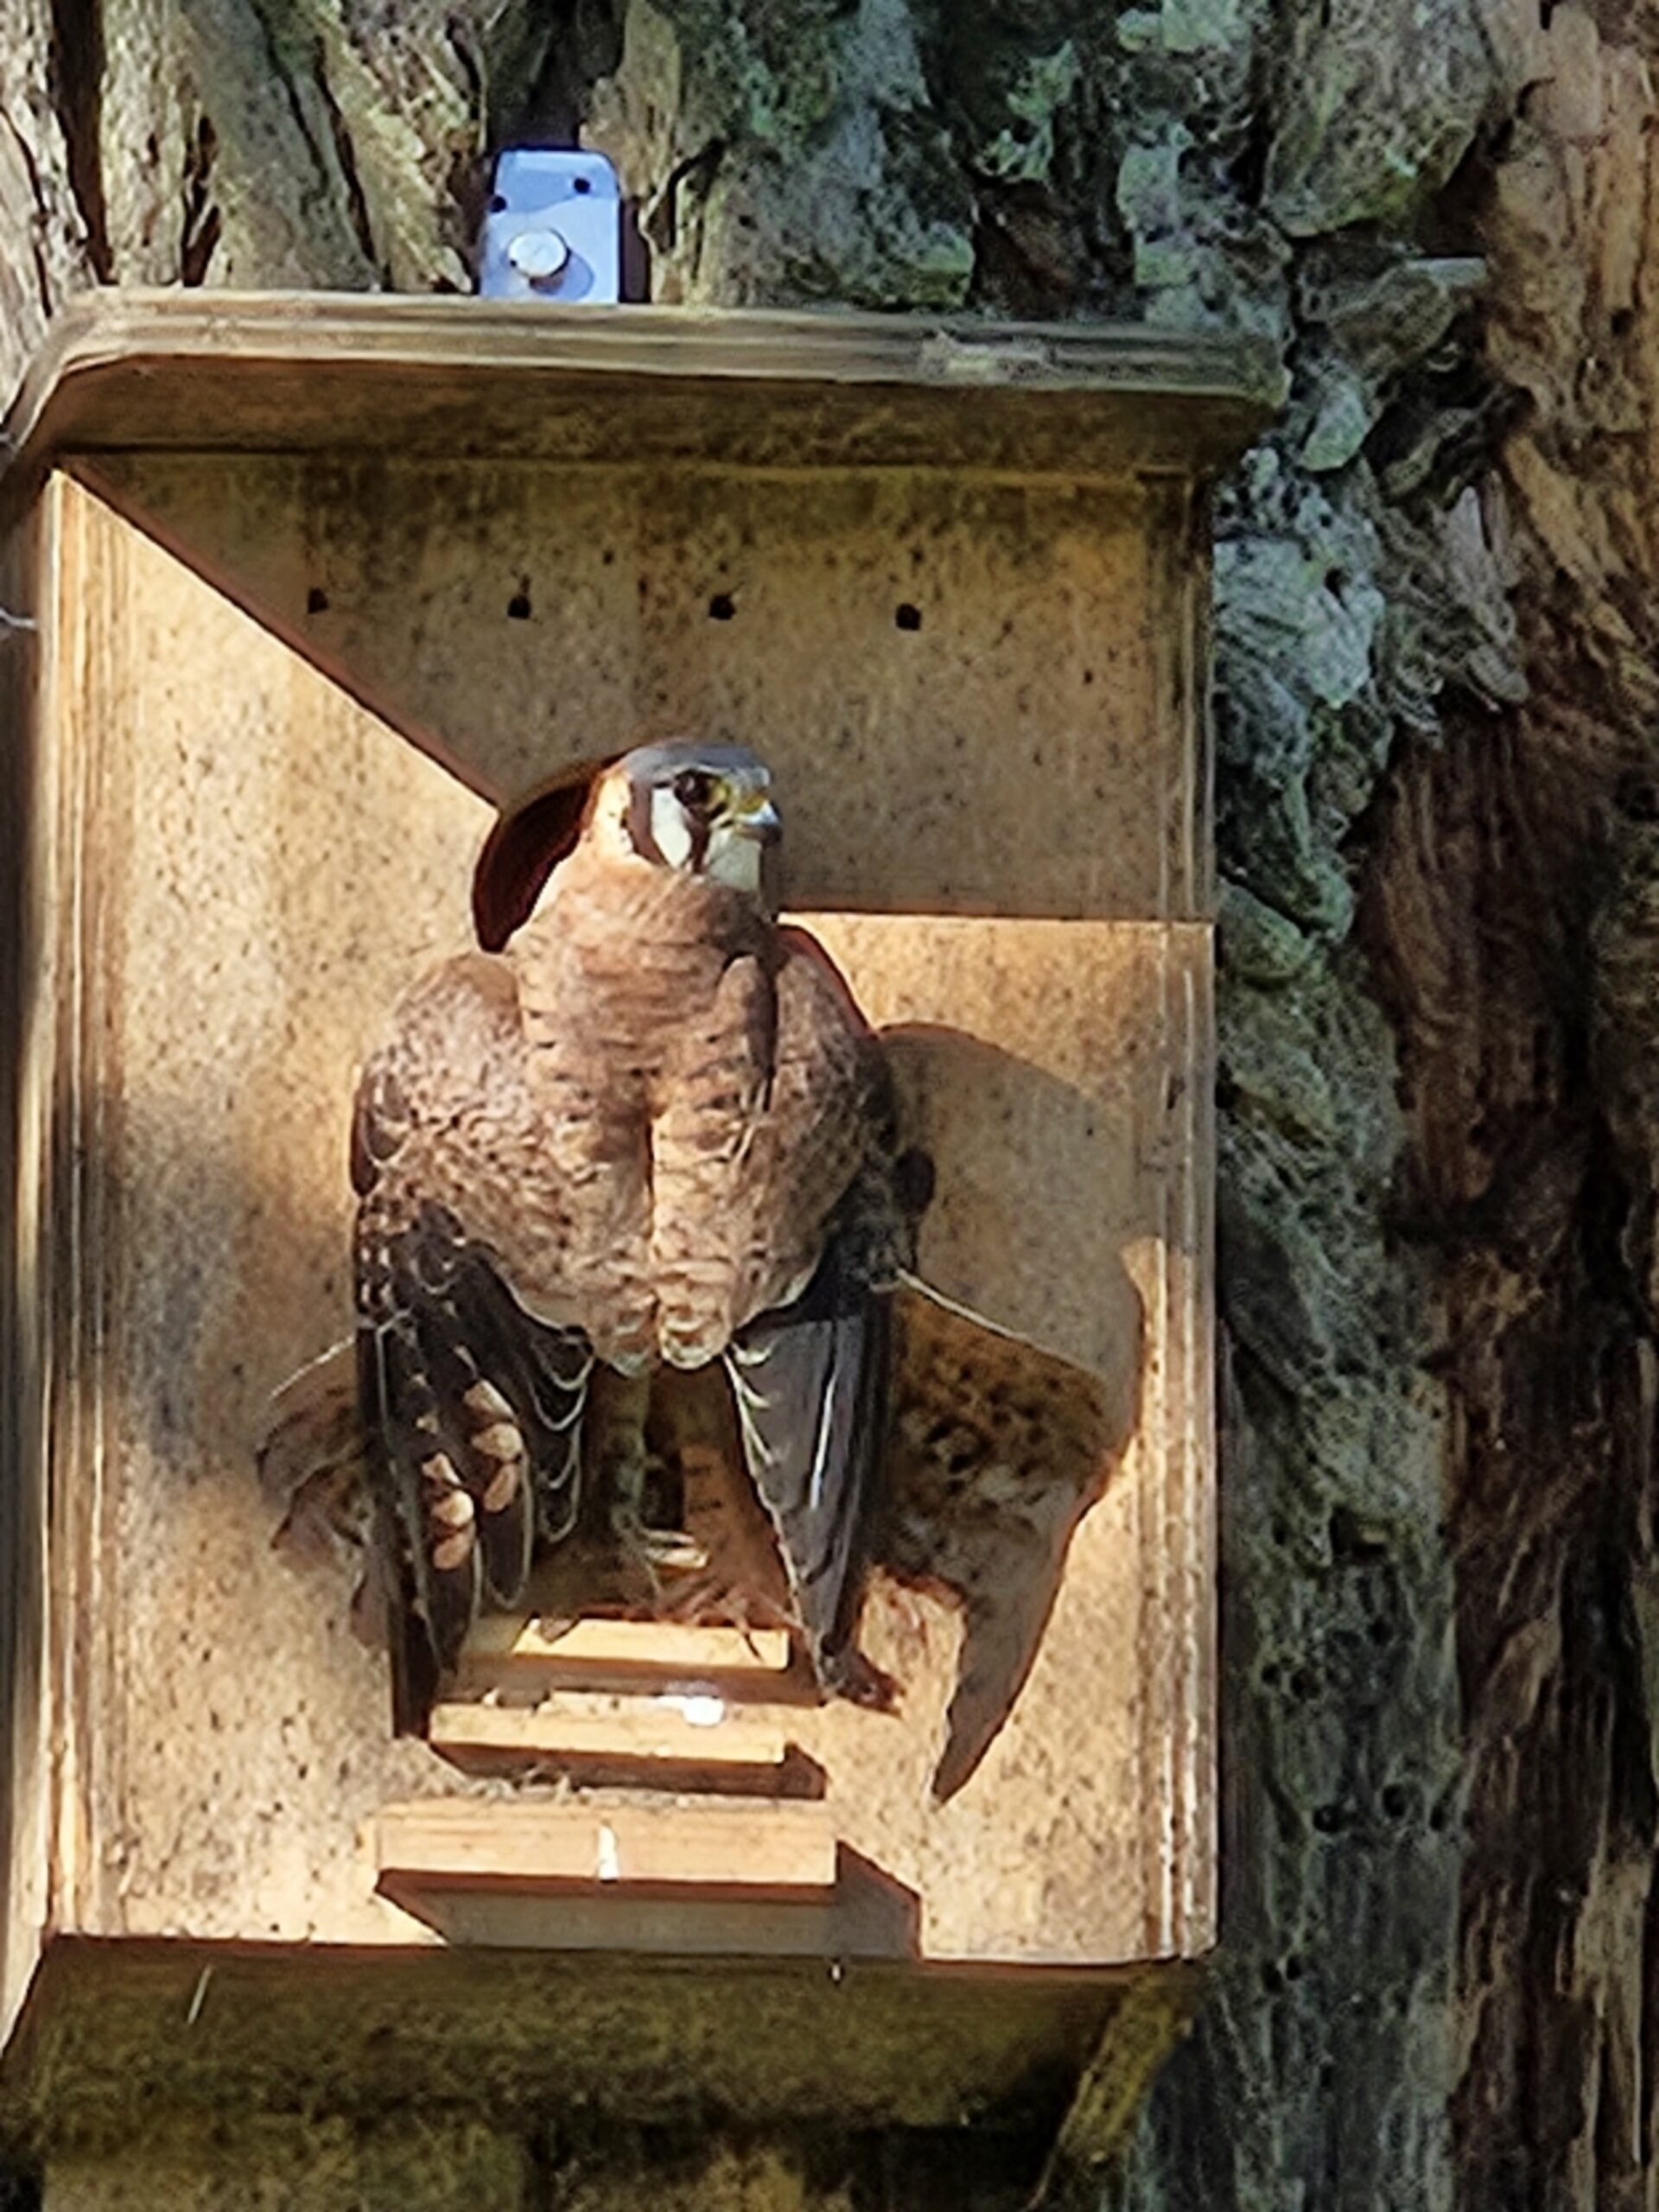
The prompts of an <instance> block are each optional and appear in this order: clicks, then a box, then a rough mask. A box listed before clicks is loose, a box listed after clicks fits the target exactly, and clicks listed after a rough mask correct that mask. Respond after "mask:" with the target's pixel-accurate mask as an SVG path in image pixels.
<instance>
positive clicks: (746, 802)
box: [730, 791, 784, 845]
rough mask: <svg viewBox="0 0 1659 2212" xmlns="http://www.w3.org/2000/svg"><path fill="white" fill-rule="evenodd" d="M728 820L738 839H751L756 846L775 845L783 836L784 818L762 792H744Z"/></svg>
mask: <svg viewBox="0 0 1659 2212" xmlns="http://www.w3.org/2000/svg"><path fill="white" fill-rule="evenodd" d="M730 820H731V826H732V828H733V829H734V830H735V831H736V833H737V835H738V836H740V837H752V838H753V840H754V842H755V843H756V844H757V845H775V844H776V843H777V842H778V840H779V837H780V836H782V835H783V829H784V817H782V815H781V814H779V811H778V810H777V808H776V807H775V806H774V805H773V804H772V800H771V799H770V798H768V797H767V795H766V792H765V791H747V792H745V793H744V794H743V796H742V797H741V798H740V799H739V800H738V802H737V804H735V805H734V807H733V809H732V811H731V817H730Z"/></svg>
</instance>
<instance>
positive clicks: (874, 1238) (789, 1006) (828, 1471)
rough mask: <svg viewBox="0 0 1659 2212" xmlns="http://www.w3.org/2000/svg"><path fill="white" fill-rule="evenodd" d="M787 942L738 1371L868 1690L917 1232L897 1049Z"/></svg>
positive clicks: (795, 1574) (839, 1672)
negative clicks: (870, 1600)
mask: <svg viewBox="0 0 1659 2212" xmlns="http://www.w3.org/2000/svg"><path fill="white" fill-rule="evenodd" d="M780 936H781V938H783V956H784V957H783V959H782V961H781V963H780V965H779V971H778V976H777V1024H776V1029H777V1038H776V1046H775V1061H774V1065H773V1070H772V1087H771V1095H770V1097H769V1100H768V1102H767V1105H766V1110H765V1112H764V1113H763V1114H762V1115H761V1116H760V1120H759V1123H758V1126H757V1129H756V1133H755V1137H754V1141H753V1146H752V1149H751V1160H750V1166H751V1173H750V1176H749V1179H748V1183H749V1187H748V1190H747V1194H746V1195H747V1203H748V1205H749V1207H750V1209H751V1230H752V1235H753V1243H754V1254H755V1265H754V1269H753V1275H754V1281H755V1283H756V1285H757V1287H759V1288H760V1291H761V1293H762V1294H763V1295H766V1294H769V1298H770V1302H768V1303H766V1304H764V1305H762V1306H760V1310H759V1311H752V1312H751V1313H748V1314H747V1315H745V1316H744V1317H742V1319H741V1325H740V1326H739V1327H738V1328H737V1330H736V1331H735V1332H734V1336H733V1338H732V1341H731V1344H730V1345H729V1347H728V1351H727V1354H726V1364H727V1370H728V1374H729V1376H730V1377H731V1383H732V1388H733V1392H734V1396H735V1398H736V1401H737V1408H738V1415H739V1425H740V1429H741V1438H742V1447H743V1454H744V1459H745V1463H746V1465H747V1471H748V1473H749V1476H750V1478H751V1480H752V1481H753V1484H754V1486H755V1489H756V1491H758V1492H759V1494H760V1498H761V1500H762V1502H763V1503H764V1504H765V1506H766V1510H767V1512H768V1514H769V1515H770V1516H771V1518H772V1523H773V1525H774V1527H775V1528H776V1529H777V1532H778V1539H779V1549H780V1550H781V1552H782V1554H783V1558H784V1564H785V1570H786V1573H787V1574H788V1577H789V1582H790V1588H791V1597H792V1599H793V1600H794V1604H795V1608H796V1611H797V1614H798V1618H799V1621H800V1625H801V1628H802V1630H803V1631H804V1635H805V1637H806V1640H807V1643H808V1647H809V1649H810V1653H811V1656H812V1659H813V1663H814V1667H815V1669H816V1670H817V1675H818V1678H819V1681H820V1683H821V1684H822V1685H823V1687H824V1688H834V1689H837V1690H840V1691H842V1693H843V1694H847V1693H852V1694H857V1692H858V1691H859V1689H860V1688H861V1686H862V1685H861V1680H860V1677H859V1674H858V1669H857V1665H856V1662H855V1657H854V1656H853V1654H852V1649H851V1642H852V1637H853V1634H854V1630H855V1626H856V1618H855V1616H856V1605H857V1599H858V1594H859V1588H860V1582H861V1571H862V1567H863V1556H864V1550H865V1546H866V1543H867V1541H868V1529H869V1522H870V1504H871V1491H872V1484H873V1481H874V1477H875V1475H876V1473H877V1471H878V1470H879V1466H880V1459H881V1454H882V1451H883V1448H884V1445H885V1441H886V1430H887V1380H888V1366H889V1344H890V1323H889V1314H888V1302H889V1294H890V1292H891V1289H892V1287H893V1280H894V1277H895V1272H896V1270H897V1268H899V1267H900V1266H902V1265H906V1264H908V1262H909V1260H910V1258H911V1256H912V1245H913V1238H914V1222H913V1220H912V1219H909V1218H907V1217H906V1214H905V1211H904V1207H903V1205H902V1203H901V1198H900V1195H899V1177H898V1175H897V1172H896V1167H895V1161H894V1127H893V1100H892V1094H891V1086H890V1083H889V1080H888V1077H887V1067H886V1062H885V1060H884V1058H883V1056H882V1053H881V1051H880V1046H879V1045H878V1043H877V1042H876V1040H875V1039H874V1036H873V1035H872V1034H871V1033H870V1030H869V1028H868V1024H867V1023H866V1022H865V1021H864V1020H863V1018H862V1016H861V1014H859V1012H858V1009H857V1007H856V1006H855V1004H854V1001H853V999H852V996H851V994H850V993H849V990H848V988H847V986H846V984H845V982H843V981H842V977H841V976H840V974H839V972H838V971H837V969H836V968H835V966H834V964H833V963H832V962H831V961H830V960H829V957H828V955H827V954H825V953H824V952H823V950H822V948H821V947H819V946H818V945H817V944H816V943H815V942H814V940H813V939H812V938H809V937H807V936H805V935H804V932H801V931H793V930H791V931H784V932H780ZM803 1274H804V1276H805V1280H804V1281H803V1280H802V1277H803Z"/></svg>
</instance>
